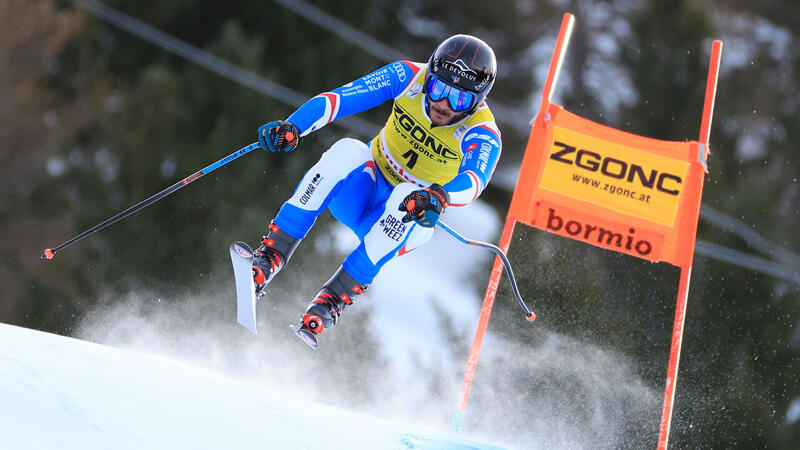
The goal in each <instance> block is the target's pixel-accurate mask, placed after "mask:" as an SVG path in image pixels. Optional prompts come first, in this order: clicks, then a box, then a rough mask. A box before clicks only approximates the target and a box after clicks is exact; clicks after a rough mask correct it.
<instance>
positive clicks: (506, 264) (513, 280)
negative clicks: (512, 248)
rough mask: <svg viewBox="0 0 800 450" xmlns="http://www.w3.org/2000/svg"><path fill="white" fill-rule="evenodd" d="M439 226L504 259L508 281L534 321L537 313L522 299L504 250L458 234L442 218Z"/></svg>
mask: <svg viewBox="0 0 800 450" xmlns="http://www.w3.org/2000/svg"><path fill="white" fill-rule="evenodd" d="M439 226H440V227H442V229H443V230H444V231H447V232H448V233H450V235H451V236H453V237H454V238H456V239H457V240H458V241H460V242H461V243H463V244H467V245H475V246H477V247H483V248H488V249H489V250H491V251H493V252H494V253H495V254H496V255H497V256H499V257H500V260H502V261H503V265H504V266H505V268H506V273H507V274H508V281H509V282H510V283H511V290H512V291H513V292H514V297H516V298H517V303H519V306H521V307H522V310H523V311H525V318H526V319H528V321H529V322H533V321H534V319H536V314H534V313H533V312H531V310H529V309H528V307H527V306H526V305H525V302H524V301H523V300H522V296H521V295H520V293H519V288H518V287H517V280H516V278H514V271H513V270H511V262H509V261H508V257H506V254H505V253H503V251H502V250H500V248H499V247H498V246H496V245H493V244H489V243H488V242H481V241H474V240H472V239H467V238H465V237H464V236H462V235H460V234H458V232H457V231H455V230H454V229H452V228H450V225H447V224H446V223H444V222H443V221H441V220H440V221H439Z"/></svg>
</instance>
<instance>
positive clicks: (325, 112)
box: [274, 61, 502, 284]
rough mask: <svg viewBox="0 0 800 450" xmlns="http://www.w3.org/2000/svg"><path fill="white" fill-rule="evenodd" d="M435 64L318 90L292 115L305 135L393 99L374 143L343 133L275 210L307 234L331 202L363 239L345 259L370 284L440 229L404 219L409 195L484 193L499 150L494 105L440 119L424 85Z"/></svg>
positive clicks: (456, 199) (285, 223)
mask: <svg viewBox="0 0 800 450" xmlns="http://www.w3.org/2000/svg"><path fill="white" fill-rule="evenodd" d="M426 70H427V65H426V64H422V63H415V62H409V61H396V62H393V63H390V64H388V65H386V66H384V67H382V68H380V69H378V70H376V71H374V72H372V73H369V74H367V75H365V76H363V77H361V78H359V79H357V80H355V81H353V82H351V83H347V84H345V85H344V86H341V87H339V88H337V89H334V90H332V91H330V92H324V93H322V94H319V95H317V96H315V97H313V98H311V99H310V100H308V101H307V102H306V103H305V104H303V105H302V106H301V107H300V108H298V109H297V110H296V111H295V112H294V113H293V114H292V115H290V116H289V117H288V118H287V119H286V121H287V122H290V123H293V124H294V125H296V126H297V127H298V128H299V130H300V133H301V136H305V135H308V134H309V133H312V132H314V131H315V130H318V129H320V128H322V127H323V126H325V125H327V124H328V123H331V122H333V121H334V120H336V119H338V118H341V117H345V116H348V115H351V114H356V113H359V112H361V111H365V110H368V109H370V108H374V107H375V106H378V105H380V104H382V103H384V102H387V101H389V100H393V102H394V103H393V107H392V114H391V115H390V117H389V119H388V121H387V123H386V125H385V126H384V127H383V129H382V130H381V131H380V133H379V134H378V135H377V136H375V137H374V138H373V139H372V140H371V141H370V142H368V143H366V144H365V143H363V142H361V141H358V140H356V139H351V138H344V139H341V140H339V141H338V142H336V143H335V144H334V145H333V146H331V148H330V149H328V150H327V151H326V152H325V153H323V155H322V157H321V158H320V160H319V161H318V162H317V163H316V164H315V165H314V166H313V167H311V169H309V170H308V172H306V174H305V175H304V176H303V178H302V180H301V181H300V183H299V184H298V185H297V187H296V189H295V191H294V193H293V195H292V196H291V197H290V198H289V200H287V201H286V202H285V203H284V204H283V206H282V207H281V209H280V211H279V212H278V215H277V216H276V217H275V220H274V222H275V225H277V226H278V227H280V228H281V229H282V230H284V231H285V232H286V233H288V234H290V235H291V236H293V237H295V238H298V239H302V238H304V237H305V236H306V234H307V233H308V231H309V230H310V229H311V227H312V225H313V224H314V222H315V220H316V218H317V217H318V216H319V215H320V214H321V213H322V211H324V210H325V209H326V208H327V209H328V210H329V211H330V212H331V214H332V215H333V216H334V217H335V218H336V219H337V220H338V221H340V222H341V223H343V224H344V225H346V226H347V227H348V228H349V229H350V230H352V231H353V232H354V233H355V234H356V236H358V239H359V241H360V244H359V246H358V247H357V248H356V249H355V250H353V251H352V252H351V253H350V254H349V255H348V256H347V258H346V259H345V261H344V262H343V263H342V266H343V268H344V269H345V270H346V271H347V273H349V274H350V275H351V276H352V277H353V278H354V279H355V280H357V281H359V282H360V283H363V284H370V283H372V281H373V280H374V279H375V277H376V276H377V274H378V272H379V271H380V269H381V267H383V265H384V264H386V262H388V261H389V260H390V259H391V258H393V257H394V256H396V255H402V254H404V253H407V252H409V251H411V250H413V249H414V248H417V247H419V246H420V245H422V244H424V243H425V242H427V241H428V240H429V239H430V237H431V236H432V234H433V228H425V227H422V226H420V225H418V224H416V223H415V222H413V221H412V222H409V223H403V222H402V221H401V219H402V217H403V215H404V213H402V212H400V211H399V210H398V207H399V205H400V203H401V202H402V200H403V199H404V198H405V197H406V196H407V195H408V194H410V193H411V192H413V191H414V190H417V189H419V188H420V187H428V186H430V185H431V184H432V183H438V184H440V185H442V186H443V187H444V189H445V190H447V192H448V194H449V195H450V204H451V206H464V205H466V204H468V203H469V202H471V201H473V200H475V199H476V198H477V197H478V196H479V195H480V193H481V192H482V191H483V189H484V188H485V187H486V185H487V184H488V182H489V179H490V178H491V176H492V173H493V172H494V169H495V166H496V165H497V160H498V158H499V157H500V152H501V147H502V141H501V138H500V131H499V130H498V128H497V125H496V124H495V121H494V117H493V116H492V113H491V112H490V110H489V107H488V105H487V104H486V102H483V103H481V104H480V105H479V106H478V107H477V108H476V109H475V111H474V112H473V113H472V114H470V115H468V116H466V117H464V118H461V119H460V120H458V121H457V122H455V123H452V124H449V125H444V126H433V124H432V123H431V119H430V118H429V116H428V111H427V103H426V100H425V94H424V93H423V89H422V86H423V83H424V80H425V74H426Z"/></svg>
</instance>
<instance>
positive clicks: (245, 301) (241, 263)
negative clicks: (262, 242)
mask: <svg viewBox="0 0 800 450" xmlns="http://www.w3.org/2000/svg"><path fill="white" fill-rule="evenodd" d="M230 253H231V262H232V263H233V275H234V278H235V279H236V321H237V322H239V323H240V324H241V325H242V326H243V327H245V328H247V329H248V330H250V331H251V332H252V333H253V334H257V331H256V286H255V283H254V282H253V250H252V249H251V248H250V246H249V245H247V244H245V243H244V242H234V243H233V244H231V247H230Z"/></svg>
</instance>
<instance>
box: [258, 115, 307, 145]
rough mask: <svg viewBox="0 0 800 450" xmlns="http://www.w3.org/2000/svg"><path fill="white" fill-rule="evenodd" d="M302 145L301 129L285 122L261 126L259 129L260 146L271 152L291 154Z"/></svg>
mask: <svg viewBox="0 0 800 450" xmlns="http://www.w3.org/2000/svg"><path fill="white" fill-rule="evenodd" d="M299 143H300V129H298V128H297V126H295V125H294V124H291V123H289V122H285V121H283V120H275V121H272V122H270V123H267V124H264V125H261V127H260V128H259V129H258V144H259V145H261V148H263V149H264V150H269V151H271V152H290V151H292V150H294V149H295V148H297V144H299Z"/></svg>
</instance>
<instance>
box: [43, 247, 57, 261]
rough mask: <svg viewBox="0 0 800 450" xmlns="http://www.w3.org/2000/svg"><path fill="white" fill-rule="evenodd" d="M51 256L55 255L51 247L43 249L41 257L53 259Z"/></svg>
mask: <svg viewBox="0 0 800 450" xmlns="http://www.w3.org/2000/svg"><path fill="white" fill-rule="evenodd" d="M53 256H56V252H54V251H53V249H52V248H46V249H44V253H42V259H53Z"/></svg>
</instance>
